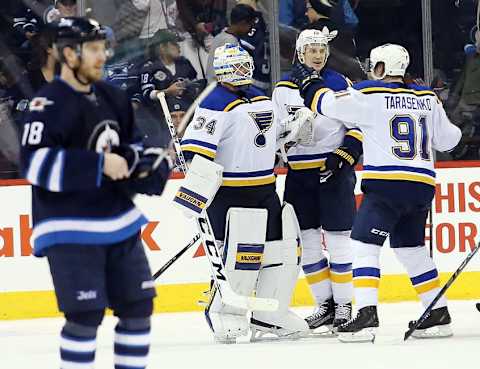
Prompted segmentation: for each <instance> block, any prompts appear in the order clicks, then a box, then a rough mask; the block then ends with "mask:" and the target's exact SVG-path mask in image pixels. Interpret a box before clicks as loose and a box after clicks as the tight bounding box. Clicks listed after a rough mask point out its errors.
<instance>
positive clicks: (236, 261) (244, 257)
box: [223, 208, 268, 296]
mask: <svg viewBox="0 0 480 369" xmlns="http://www.w3.org/2000/svg"><path fill="white" fill-rule="evenodd" d="M267 217H268V212H267V210H266V209H248V208H230V209H229V210H228V213H227V225H226V229H225V246H224V255H223V256H224V261H225V269H226V270H227V274H228V277H229V281H230V284H231V285H232V288H233V290H234V291H235V292H236V293H238V294H240V295H246V296H250V295H251V294H252V292H253V290H254V288H255V284H256V282H257V276H258V271H259V270H260V267H261V265H262V261H263V253H264V248H265V236H266V234H267Z"/></svg>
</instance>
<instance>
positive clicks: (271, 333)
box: [250, 327, 308, 342]
mask: <svg viewBox="0 0 480 369" xmlns="http://www.w3.org/2000/svg"><path fill="white" fill-rule="evenodd" d="M251 329H252V335H251V336H250V342H269V341H281V340H298V339H300V338H302V337H305V335H306V334H308V333H305V332H290V331H287V330H285V329H268V330H265V329H257V328H254V327H252V328H251Z"/></svg>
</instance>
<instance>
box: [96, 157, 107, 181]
mask: <svg viewBox="0 0 480 369" xmlns="http://www.w3.org/2000/svg"><path fill="white" fill-rule="evenodd" d="M104 161H105V155H104V154H103V153H101V154H100V157H99V159H98V168H97V187H100V186H101V185H102V176H103V163H104Z"/></svg>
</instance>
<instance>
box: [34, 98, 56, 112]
mask: <svg viewBox="0 0 480 369" xmlns="http://www.w3.org/2000/svg"><path fill="white" fill-rule="evenodd" d="M53 104H54V102H53V101H51V100H48V99H47V98H46V97H35V98H33V100H32V101H30V105H29V109H30V111H44V110H45V107H46V106H48V105H53Z"/></svg>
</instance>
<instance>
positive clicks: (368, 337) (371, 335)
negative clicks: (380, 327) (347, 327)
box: [337, 328, 377, 343]
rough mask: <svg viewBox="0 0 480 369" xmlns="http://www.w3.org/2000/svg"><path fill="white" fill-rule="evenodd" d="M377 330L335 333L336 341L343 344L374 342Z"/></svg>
mask: <svg viewBox="0 0 480 369" xmlns="http://www.w3.org/2000/svg"><path fill="white" fill-rule="evenodd" d="M376 333H377V328H364V329H362V330H360V331H358V332H337V335H338V340H339V341H340V342H344V343H350V342H371V343H373V342H375V335H376Z"/></svg>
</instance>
